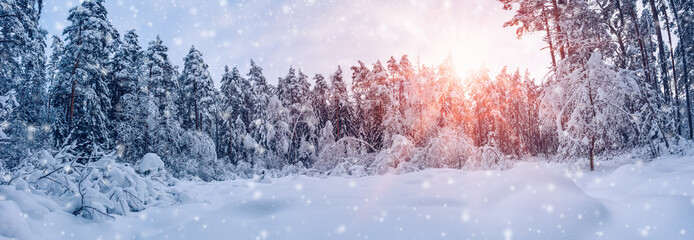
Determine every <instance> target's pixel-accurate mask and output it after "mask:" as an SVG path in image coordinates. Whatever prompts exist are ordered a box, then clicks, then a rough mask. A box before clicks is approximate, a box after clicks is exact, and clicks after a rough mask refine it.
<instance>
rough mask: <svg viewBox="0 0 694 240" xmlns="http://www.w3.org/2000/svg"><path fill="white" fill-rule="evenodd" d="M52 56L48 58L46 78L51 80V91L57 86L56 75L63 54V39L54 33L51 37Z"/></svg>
mask: <svg viewBox="0 0 694 240" xmlns="http://www.w3.org/2000/svg"><path fill="white" fill-rule="evenodd" d="M51 41H52V42H51V56H50V57H49V59H48V64H47V65H46V78H47V79H48V81H49V82H50V85H49V87H50V90H49V92H53V88H54V87H56V85H55V84H54V82H55V79H56V76H57V75H58V70H59V66H60V57H61V56H62V55H63V40H61V39H60V37H58V36H56V35H53V36H52V37H51Z"/></svg>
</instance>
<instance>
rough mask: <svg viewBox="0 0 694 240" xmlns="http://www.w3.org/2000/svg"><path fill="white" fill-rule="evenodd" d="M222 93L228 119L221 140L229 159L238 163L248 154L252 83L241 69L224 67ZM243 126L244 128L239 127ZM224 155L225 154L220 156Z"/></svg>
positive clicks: (225, 115)
mask: <svg viewBox="0 0 694 240" xmlns="http://www.w3.org/2000/svg"><path fill="white" fill-rule="evenodd" d="M221 84H222V86H221V93H222V95H224V100H225V101H226V103H225V104H224V106H223V109H224V110H223V112H224V115H223V116H224V118H225V121H226V125H225V128H224V129H225V134H224V135H223V137H222V139H221V140H220V145H222V147H227V148H228V150H227V151H226V152H227V154H228V158H229V161H230V162H231V163H237V162H238V161H240V160H242V159H246V158H247V157H248V156H246V155H244V154H243V153H245V152H244V149H243V148H244V147H243V138H245V135H246V133H247V132H246V131H247V128H246V122H245V121H248V120H249V119H250V114H251V109H249V108H248V107H249V106H250V103H248V102H247V100H250V95H252V94H250V91H251V84H250V82H248V80H246V79H244V78H243V76H241V74H240V73H239V69H238V68H237V67H234V68H233V69H232V70H231V71H229V68H228V67H225V68H224V75H223V76H222V81H221ZM238 127H241V128H243V129H237V128H238ZM219 157H223V156H219Z"/></svg>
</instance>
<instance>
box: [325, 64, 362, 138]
mask: <svg viewBox="0 0 694 240" xmlns="http://www.w3.org/2000/svg"><path fill="white" fill-rule="evenodd" d="M330 82H331V85H332V88H331V89H330V92H331V94H330V95H331V104H330V116H331V121H332V122H333V124H334V125H333V126H334V129H335V134H334V136H335V140H336V141H337V140H340V138H343V137H353V136H355V134H356V131H355V128H354V125H353V124H355V122H354V119H355V115H354V114H355V113H354V108H353V107H352V103H351V102H350V101H349V93H348V92H347V86H346V84H345V82H344V80H343V79H342V68H341V67H340V66H337V70H336V71H335V73H333V74H332V75H330Z"/></svg>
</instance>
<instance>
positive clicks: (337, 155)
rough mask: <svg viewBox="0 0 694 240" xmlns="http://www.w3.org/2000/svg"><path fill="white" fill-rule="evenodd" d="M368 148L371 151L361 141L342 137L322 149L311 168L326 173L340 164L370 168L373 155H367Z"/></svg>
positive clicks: (366, 144) (367, 145) (368, 146)
mask: <svg viewBox="0 0 694 240" xmlns="http://www.w3.org/2000/svg"><path fill="white" fill-rule="evenodd" d="M369 148H370V149H373V147H371V146H370V145H369V144H368V143H366V142H364V141H363V140H361V139H357V138H353V137H343V138H341V139H340V140H338V141H337V142H334V143H331V144H328V145H326V146H324V147H323V149H322V150H321V152H320V154H319V155H318V161H316V163H315V164H314V165H313V168H315V169H316V170H318V171H319V172H326V173H327V172H328V171H330V170H332V169H334V168H336V167H338V166H340V165H341V164H348V165H359V166H370V165H371V164H372V162H373V161H374V156H373V155H374V154H372V153H368V151H367V150H368V149H369Z"/></svg>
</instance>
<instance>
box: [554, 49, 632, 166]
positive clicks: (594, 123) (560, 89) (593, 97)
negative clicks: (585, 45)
mask: <svg viewBox="0 0 694 240" xmlns="http://www.w3.org/2000/svg"><path fill="white" fill-rule="evenodd" d="M559 66H560V67H559V69H560V70H563V69H562V64H560V65H559ZM581 66H583V67H578V68H576V69H574V70H572V71H570V72H567V73H568V74H566V75H562V76H561V77H560V78H558V79H557V80H554V81H553V82H552V83H551V84H550V85H549V86H548V88H547V89H545V91H544V93H543V96H542V108H543V111H542V113H543V115H545V116H546V117H551V118H552V119H554V121H555V124H556V128H557V136H558V137H559V153H560V154H563V155H565V156H569V157H588V158H589V160H590V168H591V170H593V169H594V158H595V155H596V154H598V153H600V152H602V151H603V150H605V149H608V148H613V147H614V146H613V144H614V145H620V144H622V143H623V142H624V139H621V138H623V136H624V135H622V134H620V132H622V131H629V130H628V129H631V128H632V126H631V122H630V121H631V120H632V118H631V115H630V114H629V112H627V111H626V107H625V105H626V102H625V96H627V95H630V94H633V93H634V92H635V91H634V89H635V88H634V87H635V86H636V85H637V83H636V82H635V81H634V79H633V78H629V77H625V76H623V75H621V74H619V73H618V72H617V71H616V70H615V67H613V66H610V65H608V64H606V63H604V62H603V59H602V55H601V54H600V53H593V54H592V55H591V56H590V58H589V59H588V60H586V61H584V62H583V64H581ZM562 72H565V71H562Z"/></svg>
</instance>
